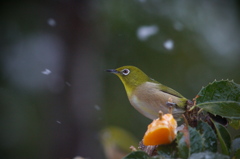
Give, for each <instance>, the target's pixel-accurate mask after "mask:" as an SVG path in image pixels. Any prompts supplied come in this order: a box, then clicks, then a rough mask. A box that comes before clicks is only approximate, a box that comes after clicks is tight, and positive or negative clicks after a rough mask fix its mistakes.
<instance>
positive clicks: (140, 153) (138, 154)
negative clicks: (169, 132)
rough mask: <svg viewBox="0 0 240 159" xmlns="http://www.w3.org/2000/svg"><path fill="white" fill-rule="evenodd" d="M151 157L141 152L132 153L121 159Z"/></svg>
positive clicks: (148, 158) (144, 158)
mask: <svg viewBox="0 0 240 159" xmlns="http://www.w3.org/2000/svg"><path fill="white" fill-rule="evenodd" d="M150 158H151V157H150V156H149V155H148V154H147V153H145V152H143V151H134V152H132V153H130V154H128V155H127V156H126V157H124V158H123V159H150Z"/></svg>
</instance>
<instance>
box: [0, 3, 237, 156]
mask: <svg viewBox="0 0 240 159" xmlns="http://www.w3.org/2000/svg"><path fill="white" fill-rule="evenodd" d="M239 11H240V10H239V2H238V1H237V0H236V1H233V0H230V1H216V0H211V1H208V0H202V1H190V0H189V1H188V0H184V1H167V0H80V1H73V0H69V1H67V0H59V1H58V0H49V1H40V0H32V1H21V2H19V1H16V2H14V1H8V2H1V5H0V108H1V110H0V128H1V130H0V139H1V142H0V144H1V145H0V148H1V154H0V157H1V158H45V159H46V158H49V159H50V158H73V157H75V156H83V157H86V158H93V159H95V158H97V159H101V158H105V157H104V153H103V150H102V146H101V144H100V141H99V131H100V130H101V129H103V128H104V127H106V126H109V125H116V126H120V127H123V128H124V129H126V130H128V131H129V132H131V133H133V134H134V135H135V136H136V137H137V138H138V139H139V141H140V140H141V139H142V136H143V134H144V132H145V130H146V127H147V125H148V124H149V123H150V122H151V121H150V120H149V119H147V118H145V117H144V116H142V115H141V114H139V113H138V112H137V111H136V110H135V109H133V108H132V107H131V106H130V104H129V102H128V99H127V96H126V93H125V90H124V88H123V86H122V84H121V82H120V80H119V79H117V77H115V76H114V75H111V74H107V73H106V72H105V71H104V70H105V69H108V68H116V67H119V66H123V65H135V66H137V67H139V68H141V69H142V70H143V71H144V72H146V73H147V74H148V75H149V76H151V77H152V78H154V79H156V80H157V81H159V82H161V83H163V84H165V85H167V86H171V87H172V88H174V89H176V90H177V91H178V92H180V93H181V94H183V95H184V96H186V97H187V98H189V99H192V98H194V97H195V96H196V94H197V93H198V92H199V90H200V89H201V88H202V86H206V85H207V84H208V83H209V82H212V81H213V80H215V79H217V80H221V79H234V81H235V82H236V83H240V71H239V69H240V62H239V61H240V14H239V13H240V12H239ZM144 27H145V30H141V29H142V28H144ZM146 28H147V29H150V32H152V34H149V32H147V35H146V36H143V37H142V36H140V33H143V32H142V31H146ZM166 42H168V43H170V44H172V46H170V47H169V48H168V47H166V46H165V45H164V44H166Z"/></svg>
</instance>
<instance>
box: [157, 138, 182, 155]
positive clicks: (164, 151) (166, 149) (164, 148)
mask: <svg viewBox="0 0 240 159" xmlns="http://www.w3.org/2000/svg"><path fill="white" fill-rule="evenodd" d="M157 150H158V154H159V156H161V157H164V158H177V155H176V152H177V144H176V141H174V142H172V143H171V144H168V145H159V146H158V148H157Z"/></svg>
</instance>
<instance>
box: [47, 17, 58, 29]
mask: <svg viewBox="0 0 240 159" xmlns="http://www.w3.org/2000/svg"><path fill="white" fill-rule="evenodd" d="M47 22H48V25H50V26H52V27H54V26H56V21H55V19H53V18H49V19H48V21H47Z"/></svg>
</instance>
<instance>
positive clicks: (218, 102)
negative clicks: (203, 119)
mask: <svg viewBox="0 0 240 159" xmlns="http://www.w3.org/2000/svg"><path fill="white" fill-rule="evenodd" d="M196 103H197V105H196V106H197V107H199V108H202V109H203V110H205V111H207V112H210V113H212V114H214V115H220V116H222V117H226V118H229V119H240V85H239V84H236V83H234V82H233V81H229V80H222V81H214V82H213V83H211V84H209V85H208V86H206V87H204V88H202V89H201V91H200V92H199V93H198V98H197V99H196Z"/></svg>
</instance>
